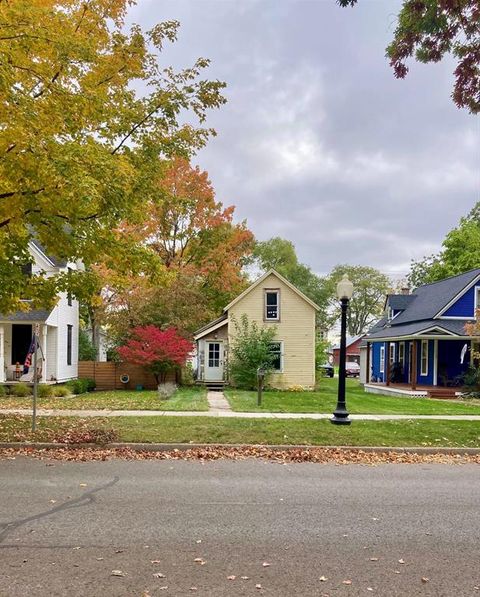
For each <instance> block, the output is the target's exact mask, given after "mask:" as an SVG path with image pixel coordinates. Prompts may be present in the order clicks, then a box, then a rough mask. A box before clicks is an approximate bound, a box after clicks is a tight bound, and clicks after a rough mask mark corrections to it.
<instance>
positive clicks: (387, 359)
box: [385, 341, 390, 386]
mask: <svg viewBox="0 0 480 597" xmlns="http://www.w3.org/2000/svg"><path fill="white" fill-rule="evenodd" d="M385 384H386V385H387V386H389V385H390V342H388V341H387V342H385Z"/></svg>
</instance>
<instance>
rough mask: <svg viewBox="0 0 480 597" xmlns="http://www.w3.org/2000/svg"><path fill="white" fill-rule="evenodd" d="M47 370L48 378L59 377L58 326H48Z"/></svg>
mask: <svg viewBox="0 0 480 597" xmlns="http://www.w3.org/2000/svg"><path fill="white" fill-rule="evenodd" d="M46 357H47V371H46V380H47V381H48V380H50V379H52V378H55V379H56V378H57V328H54V327H52V326H50V325H49V326H48V330H47V353H46Z"/></svg>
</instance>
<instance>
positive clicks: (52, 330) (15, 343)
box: [0, 241, 79, 383]
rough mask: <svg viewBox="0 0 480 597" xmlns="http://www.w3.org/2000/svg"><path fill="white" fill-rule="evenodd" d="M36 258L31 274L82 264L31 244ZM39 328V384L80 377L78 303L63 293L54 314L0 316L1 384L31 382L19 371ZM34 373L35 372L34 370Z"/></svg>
mask: <svg viewBox="0 0 480 597" xmlns="http://www.w3.org/2000/svg"><path fill="white" fill-rule="evenodd" d="M29 249H30V252H31V254H32V256H33V260H34V261H33V263H32V273H36V272H39V271H44V272H45V273H46V275H47V276H53V275H56V274H59V273H61V272H65V271H68V270H69V269H70V270H76V269H78V268H79V264H75V263H67V262H65V261H60V260H58V259H56V258H55V257H52V256H49V255H46V253H45V252H44V250H43V248H42V246H41V245H40V244H39V243H38V242H36V241H31V242H30V245H29ZM37 324H38V327H39V343H40V347H41V350H40V351H39V352H38V362H39V365H38V369H39V370H40V367H41V377H40V382H42V383H46V382H61V381H67V380H69V379H75V378H76V377H77V375H78V329H79V308H78V301H76V300H75V299H74V298H73V297H70V296H68V295H67V294H66V293H60V294H59V296H58V301H57V304H56V305H55V307H54V308H53V309H52V310H51V311H47V310H30V311H19V312H17V313H13V314H11V315H1V314H0V383H5V382H7V383H8V382H12V381H28V380H29V379H25V376H23V377H24V379H22V376H21V375H20V374H19V371H20V368H21V369H23V364H24V362H25V358H26V356H27V353H28V349H29V346H30V343H31V340H32V334H33V331H34V326H35V325H37ZM31 371H32V370H31Z"/></svg>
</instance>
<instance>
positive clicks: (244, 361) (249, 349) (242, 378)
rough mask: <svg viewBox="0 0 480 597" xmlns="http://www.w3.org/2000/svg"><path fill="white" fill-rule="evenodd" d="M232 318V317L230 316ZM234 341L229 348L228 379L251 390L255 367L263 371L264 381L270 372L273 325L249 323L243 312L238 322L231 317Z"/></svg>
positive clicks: (255, 378)
mask: <svg viewBox="0 0 480 597" xmlns="http://www.w3.org/2000/svg"><path fill="white" fill-rule="evenodd" d="M232 319H233V318H232ZM233 323H234V325H235V330H236V333H235V342H234V343H233V345H232V347H231V349H230V364H229V369H230V379H231V381H232V382H233V384H234V385H235V386H237V387H239V388H243V389H246V390H253V389H255V388H256V387H257V385H258V382H257V369H258V368H259V367H262V368H263V369H264V371H265V378H264V383H265V384H266V382H267V379H268V377H269V375H270V374H271V373H272V370H273V369H272V363H273V358H274V357H273V355H272V353H271V348H270V343H271V342H273V341H274V338H275V334H276V331H277V330H276V328H275V327H270V326H269V327H263V328H261V327H259V326H258V325H257V324H256V323H255V322H252V323H250V322H249V320H248V317H247V316H246V315H245V314H244V315H242V317H241V318H240V322H237V321H236V320H235V319H233Z"/></svg>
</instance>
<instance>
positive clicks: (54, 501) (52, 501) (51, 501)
mask: <svg viewBox="0 0 480 597" xmlns="http://www.w3.org/2000/svg"><path fill="white" fill-rule="evenodd" d="M49 501H50V503H51V504H56V503H57V500H49Z"/></svg>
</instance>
